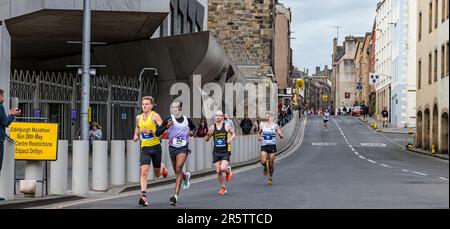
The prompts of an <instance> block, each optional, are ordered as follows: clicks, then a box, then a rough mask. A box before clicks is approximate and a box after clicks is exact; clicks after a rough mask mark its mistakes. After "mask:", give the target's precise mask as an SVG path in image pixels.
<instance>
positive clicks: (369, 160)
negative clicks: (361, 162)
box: [367, 159, 377, 164]
mask: <svg viewBox="0 0 450 229" xmlns="http://www.w3.org/2000/svg"><path fill="white" fill-rule="evenodd" d="M367 160H368V161H369V162H371V163H374V164H376V163H377V162H376V161H372V160H370V159H367Z"/></svg>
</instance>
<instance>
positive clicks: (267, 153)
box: [258, 113, 284, 185]
mask: <svg viewBox="0 0 450 229" xmlns="http://www.w3.org/2000/svg"><path fill="white" fill-rule="evenodd" d="M266 120H267V121H266V122H265V123H262V124H261V128H260V129H259V132H258V140H259V141H260V142H261V164H262V166H263V167H264V176H267V175H269V178H268V179H267V184H268V185H272V176H273V172H274V170H275V167H274V161H275V154H276V152H277V142H276V136H277V134H278V135H279V136H280V138H281V139H283V138H284V136H283V134H282V133H281V128H280V126H278V125H277V124H275V123H274V122H273V121H272V114H271V113H267V114H266Z"/></svg>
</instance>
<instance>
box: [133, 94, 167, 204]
mask: <svg viewBox="0 0 450 229" xmlns="http://www.w3.org/2000/svg"><path fill="white" fill-rule="evenodd" d="M154 106H155V102H154V99H153V97H151V96H145V97H143V98H142V111H143V113H142V114H140V115H138V116H137V117H136V129H135V131H134V137H133V140H134V141H135V142H137V141H138V140H139V139H140V140H141V156H140V168H141V195H140V196H139V204H140V205H142V206H148V198H147V179H148V171H149V169H150V164H151V163H152V162H153V170H154V174H155V176H156V177H160V176H161V175H163V176H164V177H167V174H168V171H167V169H166V168H165V166H164V164H161V155H162V149H161V141H160V139H159V138H158V137H157V136H156V125H161V124H162V120H161V116H159V114H158V113H156V112H154V111H153V107H154Z"/></svg>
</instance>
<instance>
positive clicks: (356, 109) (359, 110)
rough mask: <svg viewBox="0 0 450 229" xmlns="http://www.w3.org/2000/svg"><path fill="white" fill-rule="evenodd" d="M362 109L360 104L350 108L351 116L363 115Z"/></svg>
mask: <svg viewBox="0 0 450 229" xmlns="http://www.w3.org/2000/svg"><path fill="white" fill-rule="evenodd" d="M363 114H364V111H363V109H362V107H361V106H355V107H353V109H352V116H360V115H363Z"/></svg>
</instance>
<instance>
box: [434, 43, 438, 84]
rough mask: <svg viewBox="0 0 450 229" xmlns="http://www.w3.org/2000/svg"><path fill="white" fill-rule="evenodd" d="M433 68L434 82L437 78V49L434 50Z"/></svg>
mask: <svg viewBox="0 0 450 229" xmlns="http://www.w3.org/2000/svg"><path fill="white" fill-rule="evenodd" d="M433 70H434V72H433V73H434V82H436V81H437V80H438V50H437V49H435V50H434V63H433Z"/></svg>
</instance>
